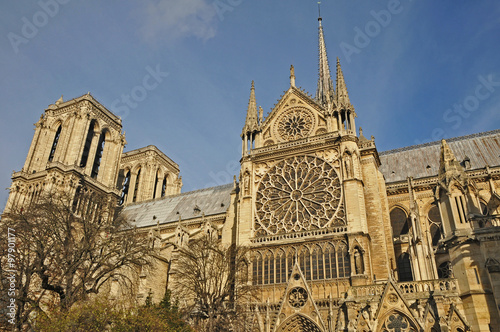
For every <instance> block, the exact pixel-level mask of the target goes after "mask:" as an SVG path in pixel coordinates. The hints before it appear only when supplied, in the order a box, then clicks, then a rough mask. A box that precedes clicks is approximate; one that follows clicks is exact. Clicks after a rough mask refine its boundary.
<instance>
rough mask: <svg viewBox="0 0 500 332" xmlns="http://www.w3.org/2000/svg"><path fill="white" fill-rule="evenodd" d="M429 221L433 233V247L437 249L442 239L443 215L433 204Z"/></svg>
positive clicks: (428, 214) (428, 217) (428, 216)
mask: <svg viewBox="0 0 500 332" xmlns="http://www.w3.org/2000/svg"><path fill="white" fill-rule="evenodd" d="M427 220H428V221H429V229H430V232H431V241H432V245H433V246H434V247H435V246H437V245H438V243H439V240H441V237H442V231H441V227H442V226H441V224H442V223H441V214H440V213H439V207H438V206H437V204H435V203H434V204H433V205H432V206H431V208H430V209H429V212H428V213H427Z"/></svg>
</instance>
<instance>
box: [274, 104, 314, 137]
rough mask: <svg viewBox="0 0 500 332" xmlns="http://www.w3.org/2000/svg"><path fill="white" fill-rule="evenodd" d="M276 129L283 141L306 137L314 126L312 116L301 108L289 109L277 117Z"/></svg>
mask: <svg viewBox="0 0 500 332" xmlns="http://www.w3.org/2000/svg"><path fill="white" fill-rule="evenodd" d="M277 122H278V125H277V131H278V134H279V136H280V137H281V139H283V140H285V141H289V140H294V139H299V138H304V137H307V136H308V135H309V134H310V133H311V130H312V129H313V127H314V118H313V116H312V115H311V114H310V113H309V112H307V111H305V110H303V109H296V108H295V109H291V110H289V111H287V112H285V113H283V114H282V115H281V117H280V118H279V119H278V121H277Z"/></svg>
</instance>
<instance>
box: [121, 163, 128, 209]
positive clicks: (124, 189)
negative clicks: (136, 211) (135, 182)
mask: <svg viewBox="0 0 500 332" xmlns="http://www.w3.org/2000/svg"><path fill="white" fill-rule="evenodd" d="M129 186H130V171H128V172H127V175H126V176H125V180H124V181H123V186H122V196H121V198H120V205H122V204H123V203H125V200H126V199H127V194H128V188H129Z"/></svg>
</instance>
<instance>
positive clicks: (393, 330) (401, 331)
mask: <svg viewBox="0 0 500 332" xmlns="http://www.w3.org/2000/svg"><path fill="white" fill-rule="evenodd" d="M383 331H388V332H407V331H411V330H410V324H409V323H408V320H407V319H406V317H404V316H402V315H400V314H398V313H393V314H391V315H389V317H388V318H387V320H386V321H385V329H384V330H383Z"/></svg>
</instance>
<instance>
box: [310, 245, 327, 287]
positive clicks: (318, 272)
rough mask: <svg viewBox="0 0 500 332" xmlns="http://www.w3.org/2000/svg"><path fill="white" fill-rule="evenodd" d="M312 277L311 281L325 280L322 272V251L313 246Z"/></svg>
mask: <svg viewBox="0 0 500 332" xmlns="http://www.w3.org/2000/svg"><path fill="white" fill-rule="evenodd" d="M312 273H313V275H312V277H313V280H322V279H325V275H324V271H323V251H322V250H321V247H319V246H315V247H314V248H313V252H312Z"/></svg>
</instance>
